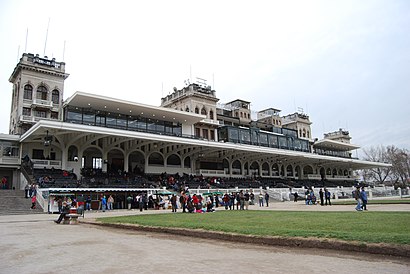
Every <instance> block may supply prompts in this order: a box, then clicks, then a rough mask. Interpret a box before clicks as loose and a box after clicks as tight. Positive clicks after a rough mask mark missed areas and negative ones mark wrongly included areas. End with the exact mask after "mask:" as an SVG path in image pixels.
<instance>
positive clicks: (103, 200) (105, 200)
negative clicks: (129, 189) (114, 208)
mask: <svg viewBox="0 0 410 274" xmlns="http://www.w3.org/2000/svg"><path fill="white" fill-rule="evenodd" d="M101 208H102V211H103V212H105V209H106V208H107V198H106V197H105V195H104V196H103V197H102V198H101Z"/></svg>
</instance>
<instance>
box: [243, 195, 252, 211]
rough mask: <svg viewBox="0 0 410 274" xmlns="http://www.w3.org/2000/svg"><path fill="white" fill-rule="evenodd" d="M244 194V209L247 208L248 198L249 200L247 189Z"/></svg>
mask: <svg viewBox="0 0 410 274" xmlns="http://www.w3.org/2000/svg"><path fill="white" fill-rule="evenodd" d="M243 196H244V204H245V209H246V210H248V209H249V200H250V194H249V192H248V191H246V192H245V194H244V195H243Z"/></svg>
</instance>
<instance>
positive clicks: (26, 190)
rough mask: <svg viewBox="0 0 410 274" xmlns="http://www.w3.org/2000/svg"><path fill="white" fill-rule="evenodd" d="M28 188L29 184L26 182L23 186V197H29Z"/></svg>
mask: <svg viewBox="0 0 410 274" xmlns="http://www.w3.org/2000/svg"><path fill="white" fill-rule="evenodd" d="M29 190H30V186H29V184H26V186H25V187H24V197H25V198H29V197H30V195H29Z"/></svg>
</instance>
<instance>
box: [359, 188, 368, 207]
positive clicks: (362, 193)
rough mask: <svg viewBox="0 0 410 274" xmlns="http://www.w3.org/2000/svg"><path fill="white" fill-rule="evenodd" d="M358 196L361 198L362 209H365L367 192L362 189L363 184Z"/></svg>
mask: <svg viewBox="0 0 410 274" xmlns="http://www.w3.org/2000/svg"><path fill="white" fill-rule="evenodd" d="M360 198H361V199H362V209H363V210H367V193H366V191H365V190H364V186H363V187H362V190H361V191H360Z"/></svg>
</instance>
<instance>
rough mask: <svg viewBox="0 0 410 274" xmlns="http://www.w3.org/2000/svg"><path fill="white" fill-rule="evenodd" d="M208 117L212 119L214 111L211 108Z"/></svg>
mask: <svg viewBox="0 0 410 274" xmlns="http://www.w3.org/2000/svg"><path fill="white" fill-rule="evenodd" d="M209 118H210V119H212V120H213V119H214V112H213V111H212V110H210V111H209Z"/></svg>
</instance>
